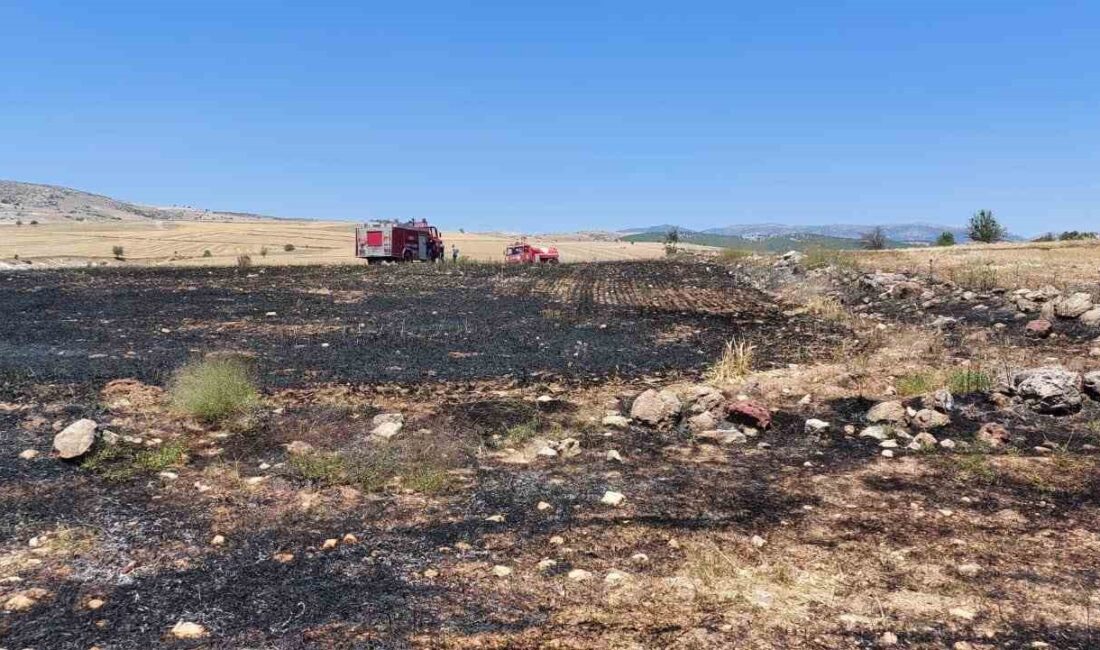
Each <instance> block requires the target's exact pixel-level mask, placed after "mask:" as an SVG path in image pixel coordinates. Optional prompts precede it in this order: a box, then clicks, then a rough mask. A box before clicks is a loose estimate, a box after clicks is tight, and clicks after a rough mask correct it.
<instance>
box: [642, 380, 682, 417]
mask: <svg viewBox="0 0 1100 650" xmlns="http://www.w3.org/2000/svg"><path fill="white" fill-rule="evenodd" d="M682 408H683V404H682V403H681V402H680V398H679V397H677V396H676V394H675V393H673V392H672V391H669V390H662V391H657V390H654V389H652V388H651V389H649V390H647V391H645V392H644V393H642V394H641V395H639V396H638V397H636V398H634V403H633V404H632V405H631V407H630V417H631V418H633V419H635V420H638V421H639V422H644V423H646V424H650V425H659V424H664V423H666V422H669V421H670V420H672V419H674V418H675V417H676V416H678V415H679V414H680V410H681V409H682Z"/></svg>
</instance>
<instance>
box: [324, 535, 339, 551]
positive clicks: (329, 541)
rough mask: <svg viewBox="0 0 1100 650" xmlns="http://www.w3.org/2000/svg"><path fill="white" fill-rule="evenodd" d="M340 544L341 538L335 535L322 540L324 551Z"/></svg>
mask: <svg viewBox="0 0 1100 650" xmlns="http://www.w3.org/2000/svg"><path fill="white" fill-rule="evenodd" d="M339 544H340V540H338V539H336V538H335V537H329V538H328V539H326V540H325V541H323V542H321V550H322V551H331V550H333V549H334V548H336V547H337V546H338V545H339Z"/></svg>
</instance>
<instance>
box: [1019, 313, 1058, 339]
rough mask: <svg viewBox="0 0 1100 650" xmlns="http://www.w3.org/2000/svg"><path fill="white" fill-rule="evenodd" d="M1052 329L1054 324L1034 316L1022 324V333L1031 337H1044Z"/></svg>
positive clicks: (1048, 334)
mask: <svg viewBox="0 0 1100 650" xmlns="http://www.w3.org/2000/svg"><path fill="white" fill-rule="evenodd" d="M1053 329H1054V324H1053V323H1051V322H1050V321H1049V320H1047V319H1045V318H1036V319H1035V320H1032V321H1028V323H1027V325H1025V326H1024V335H1026V336H1029V337H1031V338H1033V339H1045V338H1046V337H1048V336H1050V333H1051V331H1052V330H1053Z"/></svg>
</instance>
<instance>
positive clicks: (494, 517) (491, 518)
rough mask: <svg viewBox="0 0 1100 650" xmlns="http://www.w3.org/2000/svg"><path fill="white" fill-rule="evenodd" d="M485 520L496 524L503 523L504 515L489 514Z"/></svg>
mask: <svg viewBox="0 0 1100 650" xmlns="http://www.w3.org/2000/svg"><path fill="white" fill-rule="evenodd" d="M485 521H488V522H490V523H494V524H502V523H504V515H489V516H488V517H486V518H485Z"/></svg>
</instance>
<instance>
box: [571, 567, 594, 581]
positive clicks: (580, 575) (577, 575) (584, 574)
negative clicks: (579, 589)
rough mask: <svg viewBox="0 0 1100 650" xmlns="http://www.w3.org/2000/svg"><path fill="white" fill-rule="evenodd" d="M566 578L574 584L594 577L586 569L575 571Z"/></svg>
mask: <svg viewBox="0 0 1100 650" xmlns="http://www.w3.org/2000/svg"><path fill="white" fill-rule="evenodd" d="M566 576H567V577H568V578H569V579H570V580H572V581H573V582H583V581H585V580H588V579H589V578H591V577H592V572H591V571H585V570H584V569H573V570H572V571H570V572H569V573H568V574H566Z"/></svg>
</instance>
